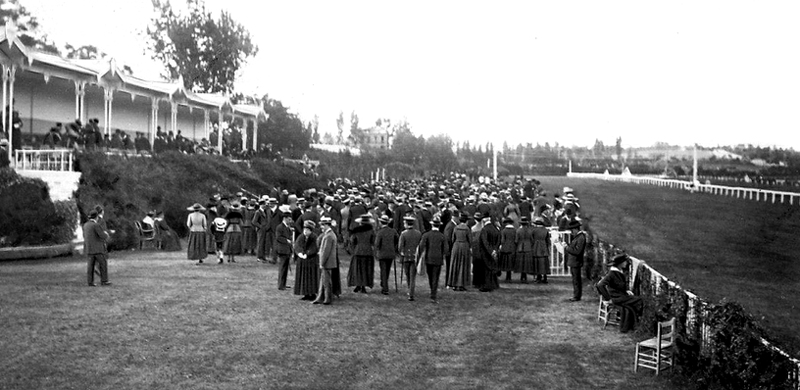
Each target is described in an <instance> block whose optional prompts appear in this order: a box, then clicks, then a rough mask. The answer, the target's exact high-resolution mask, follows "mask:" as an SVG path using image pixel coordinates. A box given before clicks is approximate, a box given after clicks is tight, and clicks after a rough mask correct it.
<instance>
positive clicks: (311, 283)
mask: <svg viewBox="0 0 800 390" xmlns="http://www.w3.org/2000/svg"><path fill="white" fill-rule="evenodd" d="M316 227H317V224H316V223H314V221H311V220H308V221H305V222H303V233H302V234H300V236H299V237H297V239H296V240H295V242H294V253H295V259H296V260H295V261H296V262H297V263H296V264H297V265H296V268H295V282H294V295H302V296H303V298H302V300H304V301H313V300H314V298H315V294H316V293H317V290H318V289H319V264H318V261H319V247H317V235H316V234H314V229H316Z"/></svg>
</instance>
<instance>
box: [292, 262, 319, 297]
mask: <svg viewBox="0 0 800 390" xmlns="http://www.w3.org/2000/svg"><path fill="white" fill-rule="evenodd" d="M296 259H297V266H296V267H295V281H294V295H315V294H316V293H317V289H319V256H309V257H308V258H307V259H301V258H299V257H297V258H296Z"/></svg>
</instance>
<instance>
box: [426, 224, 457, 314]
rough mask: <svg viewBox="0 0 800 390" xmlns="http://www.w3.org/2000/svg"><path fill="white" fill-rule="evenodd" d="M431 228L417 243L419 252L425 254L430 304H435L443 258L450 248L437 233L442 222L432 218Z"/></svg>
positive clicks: (440, 233)
mask: <svg viewBox="0 0 800 390" xmlns="http://www.w3.org/2000/svg"><path fill="white" fill-rule="evenodd" d="M431 224H432V225H433V228H432V229H431V230H429V231H427V232H425V234H423V235H422V239H421V241H420V243H419V252H420V253H424V254H425V258H424V259H420V261H424V262H425V272H426V273H427V274H428V285H429V286H430V288H431V302H433V303H437V300H436V291H437V290H438V289H439V275H441V273H442V265H443V264H444V258H445V257H447V255H448V252H449V251H450V247H449V246H448V245H447V240H446V239H445V237H444V233H442V232H440V231H439V229H438V228H439V227H440V226H441V225H442V222H441V221H440V220H439V218H436V217H434V219H433V221H431Z"/></svg>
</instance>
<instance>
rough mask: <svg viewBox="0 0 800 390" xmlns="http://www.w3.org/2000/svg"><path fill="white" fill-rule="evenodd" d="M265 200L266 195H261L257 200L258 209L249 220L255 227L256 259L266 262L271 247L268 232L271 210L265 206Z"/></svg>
mask: <svg viewBox="0 0 800 390" xmlns="http://www.w3.org/2000/svg"><path fill="white" fill-rule="evenodd" d="M267 201H268V198H267V197H266V196H263V197H261V200H260V201H258V204H259V207H258V210H256V212H255V214H254V215H253V219H252V220H251V221H250V222H251V223H252V224H253V227H254V228H255V229H256V259H257V260H258V261H259V262H262V263H266V262H267V256H268V255H269V250H270V248H271V247H272V242H271V240H270V234H269V233H270V232H271V231H272V225H271V224H270V222H271V221H270V220H271V218H270V217H271V210H270V209H269V207H268V206H267Z"/></svg>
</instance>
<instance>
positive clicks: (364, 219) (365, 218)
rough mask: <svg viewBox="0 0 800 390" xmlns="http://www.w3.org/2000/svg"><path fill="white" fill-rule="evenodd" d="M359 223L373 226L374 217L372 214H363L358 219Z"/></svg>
mask: <svg viewBox="0 0 800 390" xmlns="http://www.w3.org/2000/svg"><path fill="white" fill-rule="evenodd" d="M358 222H360V223H362V224H369V225H372V215H371V214H362V215H361V216H360V217H358Z"/></svg>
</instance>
